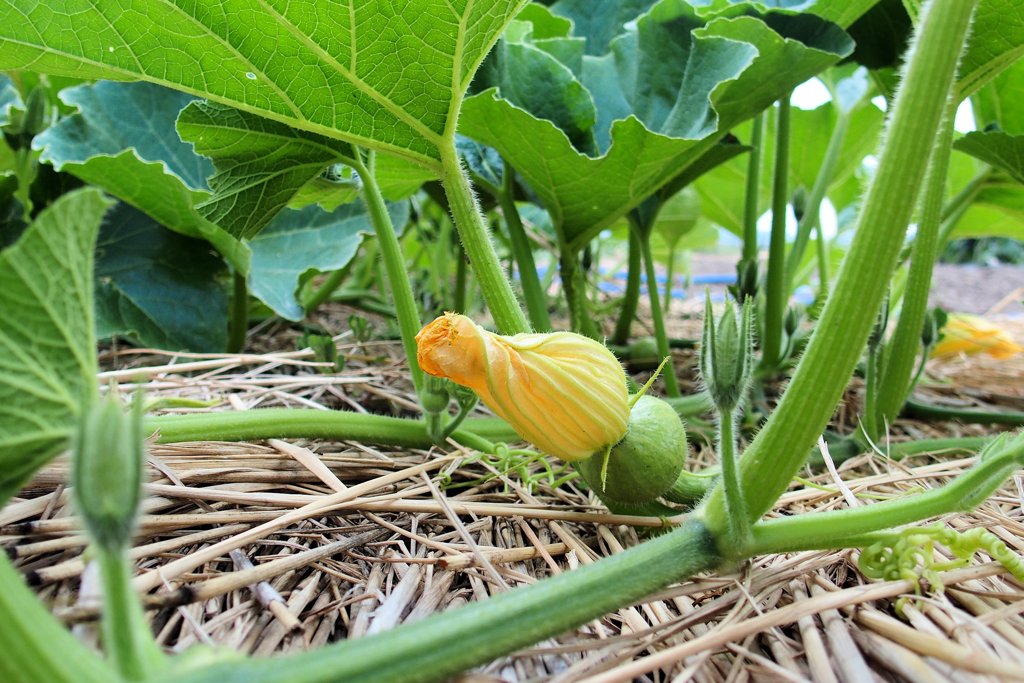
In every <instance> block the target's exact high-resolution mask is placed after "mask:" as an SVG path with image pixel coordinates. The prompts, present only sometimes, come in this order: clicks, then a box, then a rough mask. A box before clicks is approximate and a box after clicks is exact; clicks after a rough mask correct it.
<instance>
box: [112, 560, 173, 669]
mask: <svg viewBox="0 0 1024 683" xmlns="http://www.w3.org/2000/svg"><path fill="white" fill-rule="evenodd" d="M96 551H97V558H98V561H99V566H100V577H101V581H102V582H103V647H104V649H105V650H106V652H107V656H108V657H109V658H110V659H111V660H112V661H113V663H114V666H115V667H116V668H117V670H118V672H119V673H120V674H121V675H122V676H123V677H124V678H125V679H126V680H129V681H143V680H146V679H147V678H150V677H151V676H152V675H153V674H154V673H155V672H156V671H158V670H159V669H161V668H163V664H164V661H163V653H162V652H161V651H160V648H159V647H158V646H157V644H156V641H155V640H154V639H153V635H152V633H151V632H150V630H149V624H148V623H147V622H146V615H145V613H144V612H143V611H142V605H141V604H140V603H139V599H138V597H137V596H136V595H135V591H134V590H133V589H132V577H131V569H130V567H129V564H128V555H127V553H126V552H124V551H123V550H121V551H115V550H107V549H104V548H98V547H97V548H96Z"/></svg>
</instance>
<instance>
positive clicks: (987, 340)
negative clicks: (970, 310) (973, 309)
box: [931, 313, 1024, 360]
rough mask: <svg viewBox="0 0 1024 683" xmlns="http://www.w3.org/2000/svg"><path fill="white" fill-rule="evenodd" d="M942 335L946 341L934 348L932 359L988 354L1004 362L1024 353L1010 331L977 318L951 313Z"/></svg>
mask: <svg viewBox="0 0 1024 683" xmlns="http://www.w3.org/2000/svg"><path fill="white" fill-rule="evenodd" d="M942 333H943V337H942V339H941V340H939V343H938V344H936V345H935V348H934V349H932V353H931V356H932V358H948V357H950V356H956V355H958V354H961V353H966V354H976V353H987V354H988V355H990V356H992V357H993V358H997V359H1000V360H1002V359H1004V358H1010V357H1011V356H1014V355H1016V354H1018V353H1020V352H1021V351H1022V350H1024V348H1022V347H1020V346H1019V345H1018V344H1016V343H1015V342H1014V341H1013V339H1012V338H1011V337H1010V334H1009V333H1008V332H1007V331H1006V330H1004V329H1003V328H1001V327H999V326H998V325H994V324H992V323H991V322H989V321H988V320H986V319H985V318H982V317H980V316H977V315H969V314H967V313H950V314H949V318H948V319H947V320H946V324H945V326H943V328H942Z"/></svg>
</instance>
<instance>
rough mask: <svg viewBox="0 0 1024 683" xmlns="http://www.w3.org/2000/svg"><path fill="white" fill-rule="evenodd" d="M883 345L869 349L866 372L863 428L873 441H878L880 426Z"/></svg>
mask: <svg viewBox="0 0 1024 683" xmlns="http://www.w3.org/2000/svg"><path fill="white" fill-rule="evenodd" d="M880 347H881V344H879V345H878V347H876V348H868V358H867V367H866V368H865V371H864V414H863V415H861V416H860V424H861V428H862V429H863V430H864V433H865V434H866V435H867V437H868V439H870V440H871V441H877V440H878V435H879V433H880V432H879V429H880V424H879V422H878V417H879V415H878V381H879V377H878V374H879V367H878V366H879V356H880V354H881V348H880Z"/></svg>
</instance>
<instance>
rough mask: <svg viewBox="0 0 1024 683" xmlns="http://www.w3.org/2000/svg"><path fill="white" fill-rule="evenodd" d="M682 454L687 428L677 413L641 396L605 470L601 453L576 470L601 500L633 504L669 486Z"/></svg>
mask: <svg viewBox="0 0 1024 683" xmlns="http://www.w3.org/2000/svg"><path fill="white" fill-rule="evenodd" d="M686 454H687V445H686V428H685V427H683V421H682V420H680V419H679V414H678V413H676V411H675V409H674V408H673V407H672V406H671V405H669V404H668V403H667V402H665V401H663V400H661V399H660V398H655V397H654V396H641V397H640V399H639V400H637V402H636V403H635V404H634V405H633V410H632V411H631V412H630V414H629V426H628V429H627V430H626V435H625V436H624V437H622V440H621V441H619V442H618V443H617V444H615V445H614V446H612V449H611V452H610V453H609V455H608V464H607V469H605V458H604V450H603V449H602V450H600V451H598V452H597V453H595V454H594V455H593V456H592V457H590V458H587V459H586V460H581V461H579V462H578V463H576V468H577V469H578V470H579V472H580V474H581V475H583V478H584V479H586V480H587V483H589V484H590V486H591V488H593V489H594V491H596V492H597V494H598V495H599V496H600V497H601V498H602V499H603V500H607V501H611V502H614V503H624V504H626V505H637V504H640V503H648V502H651V501H653V500H654V499H656V498H657V497H658V496H660V495H662V494H664V493H665V492H667V491H668V490H669V489H670V488H672V485H673V484H675V483H676V479H678V478H679V473H680V472H682V470H683V464H684V463H685V462H686Z"/></svg>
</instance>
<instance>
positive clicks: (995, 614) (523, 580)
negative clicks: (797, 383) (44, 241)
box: [0, 330, 1024, 682]
mask: <svg viewBox="0 0 1024 683" xmlns="http://www.w3.org/2000/svg"><path fill="white" fill-rule="evenodd" d="M267 332H268V333H272V332H276V331H274V330H268V331H267ZM259 343H260V342H259V339H256V340H254V344H256V345H257V346H258V344H259ZM277 348H280V342H278V343H277ZM339 348H340V350H341V352H342V353H343V354H345V355H347V356H348V364H347V367H346V369H345V370H344V371H343V372H341V373H338V374H322V373H319V372H318V371H317V367H315V365H316V364H315V363H314V362H313V361H312V360H311V356H310V355H309V353H308V352H290V353H288V352H281V351H275V352H271V353H265V354H254V355H243V356H224V357H213V358H210V357H202V358H198V357H189V356H186V355H181V354H179V355H174V356H169V355H163V354H158V353H140V352H134V351H118V350H116V349H113V350H111V351H109V352H108V353H107V354H106V355H105V357H104V362H105V365H106V367H111V368H126V367H131V368H133V369H132V370H130V371H129V370H110V371H107V372H105V373H103V376H104V378H105V379H106V380H107V381H114V382H117V383H118V385H117V386H118V387H119V388H120V389H121V390H122V391H124V392H125V393H127V392H129V391H130V390H131V388H132V387H133V384H132V383H133V382H134V381H136V380H135V378H137V377H138V375H139V373H140V372H142V373H144V375H145V377H146V379H145V381H144V384H145V386H146V390H147V394H148V396H150V397H152V398H168V397H175V398H180V397H187V398H193V399H202V400H217V401H220V404H219V405H218V406H216V407H214V408H209V409H211V410H242V409H256V408H262V407H269V406H290V407H305V408H312V409H347V410H367V409H368V408H370V409H373V410H382V409H391V410H392V411H393V412H396V413H401V412H403V411H410V410H412V409H413V408H414V404H413V403H412V395H411V393H410V390H409V387H408V385H407V383H406V380H405V378H404V373H403V370H402V366H401V362H400V360H399V349H398V347H397V345H396V344H392V343H381V342H377V343H368V344H366V345H358V344H354V343H353V342H352V341H351V337H350V336H345V335H342V336H341V337H340V338H339ZM139 368H145V369H143V370H140V369H139ZM932 376H933V377H938V378H940V379H941V378H947V379H950V380H952V381H955V382H956V386H957V387H962V388H963V391H964V392H967V393H966V394H965V396H969V397H970V398H971V399H972V400H982V399H983V398H984V399H985V400H992V399H993V397H992V396H988V397H987V398H986V397H983V396H981V395H982V394H984V393H985V392H990V393H992V394H995V395H996V398H1001V399H1002V398H1005V395H1008V394H1009V393H1011V392H1012V393H1013V397H1015V398H1019V396H1020V394H1019V387H1020V378H1021V377H1024V362H1022V361H1019V360H1018V361H1013V362H1011V363H1006V362H1003V363H990V362H988V361H984V360H980V361H979V360H978V359H971V360H969V361H955V362H952V363H946V364H942V365H933V367H932ZM970 382H974V384H971V383H970ZM855 400H856V397H855V396H854V395H851V401H855ZM188 410H204V409H202V408H188V409H184V408H178V409H176V412H185V411H188ZM840 419H842V415H840ZM983 431H984V430H983V429H980V428H977V427H975V428H971V429H961V428H960V427H958V426H954V425H948V424H947V425H938V426H936V425H931V424H927V423H923V422H907V423H905V424H904V423H901V424H899V425H897V426H896V427H895V428H894V430H893V434H894V438H905V436H906V435H915V436H938V435H951V434H957V433H968V432H969V433H980V432H983ZM883 447H884V445H883ZM693 459H694V467H697V466H700V465H701V464H702V463H706V462H707V460H708V459H709V454H708V452H707V449H702V450H700V451H699V452H697V453H694V454H693ZM970 464H971V458H965V457H963V455H962V454H959V455H957V454H943V453H935V454H931V455H927V456H918V457H915V458H913V459H910V460H906V461H902V462H895V461H888V460H886V459H885V458H883V457H881V456H879V455H877V454H869V455H864V456H861V457H859V458H856V459H854V460H851V461H848V462H846V463H844V464H843V465H842V466H841V467H839V468H838V470H837V471H834V472H832V473H828V472H825V473H819V474H809V475H808V476H809V478H808V479H806V480H804V481H802V482H801V483H799V484H796V485H794V487H793V488H792V489H791V490H790V491H789V492H788V493H787V494H786V495H785V496H784V498H783V499H782V500H781V501H780V503H779V505H778V513H777V514H793V513H802V512H808V511H812V510H829V509H837V508H842V507H848V506H856V505H870V504H871V503H873V502H876V501H878V500H882V499H886V498H890V497H893V496H902V495H909V494H912V493H913V492H916V491H920V490H921V489H928V488H932V487H936V486H939V485H941V484H942V483H943V482H946V481H948V480H949V478H950V477H953V476H955V475H956V474H958V473H960V472H962V471H963V470H964V469H965V468H966V467H968V466H969V465H970ZM501 468H502V464H501V463H499V462H498V461H497V460H495V459H491V458H480V457H478V456H477V455H476V454H474V453H471V452H469V451H466V450H463V449H461V448H458V447H456V446H454V445H453V446H451V447H448V448H435V449H432V450H430V451H416V450H395V449H385V448H379V447H372V446H368V445H365V444H360V443H350V442H325V441H297V440H293V441H289V442H284V441H269V442H261V443H212V442H202V443H184V444H173V445H153V446H152V447H151V448H150V451H149V460H148V475H149V483H148V484H147V491H146V493H147V496H148V499H147V501H146V503H145V511H144V515H143V517H142V519H141V525H140V529H139V533H138V539H137V542H136V547H135V549H134V551H133V557H134V560H135V562H136V563H137V567H138V572H139V574H138V578H137V582H138V584H139V587H140V588H144V589H146V590H148V591H151V592H150V593H149V595H148V598H147V601H148V605H149V607H150V612H149V616H150V619H151V623H152V624H153V628H154V630H155V632H156V633H157V635H158V639H159V642H160V643H161V644H162V645H163V646H164V647H166V648H167V649H168V650H171V651H181V650H184V649H186V648H188V647H190V646H192V645H196V644H199V643H206V644H215V645H219V646H223V647H228V648H232V649H236V650H239V651H242V652H246V653H252V654H256V655H270V654H277V653H289V652H297V651H303V650H308V649H311V648H318V647H322V646H323V645H325V644H327V643H329V642H331V641H336V640H339V639H343V638H362V637H365V636H367V635H370V634H373V633H376V632H380V631H383V630H386V629H389V628H392V627H394V626H396V625H397V624H400V623H405V622H411V621H414V620H417V619H422V618H424V617H426V616H428V615H430V614H433V613H435V612H439V611H442V610H446V609H453V608H456V607H458V606H459V605H460V604H464V603H466V602H469V601H476V600H486V599H487V597H488V596H489V595H491V594H494V593H499V592H503V591H507V590H509V589H512V588H515V587H516V586H519V585H524V584H530V583H533V582H535V581H538V580H540V579H543V578H544V577H546V576H550V575H552V574H557V573H561V572H565V571H572V570H573V569H574V568H576V567H577V566H579V565H581V564H588V563H591V562H594V561H596V560H598V559H599V558H601V557H606V556H609V555H613V554H615V553H618V552H621V551H622V550H623V549H624V548H628V547H630V546H633V545H636V544H637V543H640V542H641V537H642V536H643V535H644V533H646V532H648V531H650V529H649V526H646V527H645V526H642V525H657V524H659V523H660V522H659V520H656V519H642V518H629V517H623V516H617V515H612V514H609V513H608V512H607V511H606V510H605V509H604V508H603V507H602V505H601V504H600V502H599V501H598V500H597V499H596V498H595V497H594V496H592V495H591V494H590V493H589V492H588V491H586V490H585V489H584V488H583V487H581V486H580V485H579V482H577V481H570V482H569V483H567V484H564V485H562V486H560V487H559V488H557V489H556V488H552V486H551V485H550V480H549V478H548V477H547V476H546V472H545V470H544V469H543V467H542V466H541V465H540V464H539V463H532V464H529V465H527V466H524V467H523V468H519V469H512V470H511V471H503V470H502V469H501ZM67 475H68V464H67V462H66V461H65V460H58V461H56V462H55V463H53V464H52V465H50V466H48V467H47V468H45V469H44V470H43V471H42V472H40V473H39V474H38V476H36V477H35V479H34V480H33V481H32V483H31V484H30V485H29V486H28V487H27V488H26V489H25V490H24V491H23V492H22V494H21V497H20V498H18V499H15V501H13V502H11V503H10V504H8V505H7V507H6V508H5V509H3V510H0V543H2V544H3V545H4V546H5V547H6V548H7V550H8V551H9V552H10V553H11V555H12V556H13V557H14V558H15V562H16V564H17V566H18V567H19V569H20V570H21V571H22V572H23V573H24V574H25V576H26V577H27V578H28V580H29V581H30V582H31V583H32V584H33V585H34V586H35V590H36V591H37V592H38V594H39V596H40V597H41V598H42V599H43V600H45V601H46V603H47V604H49V605H50V606H51V608H52V611H53V612H54V613H55V614H57V615H58V616H59V617H60V618H61V619H63V620H64V621H66V622H67V623H68V624H69V625H70V627H71V628H73V629H74V630H75V632H76V633H77V634H78V636H79V637H80V638H81V639H83V640H85V641H87V642H92V643H95V642H96V639H97V628H96V623H95V617H96V613H97V602H96V581H95V576H94V571H93V568H92V567H91V566H90V565H89V564H88V563H87V557H86V559H83V551H84V550H85V545H86V539H85V537H84V536H83V535H82V533H81V531H80V529H79V525H78V523H77V522H76V520H75V517H74V512H73V510H72V509H71V507H70V504H69V492H68V490H67V488H66V482H67V479H68V477H67ZM1019 485H1020V481H1019V479H1018V480H1015V481H1010V482H1009V483H1008V484H1007V485H1006V486H1005V487H1004V489H1003V490H1002V491H1001V493H1000V494H999V495H997V496H995V497H994V498H992V499H991V500H989V501H988V502H987V503H985V504H984V505H983V506H981V507H980V508H979V509H978V510H977V511H975V512H974V513H972V514H969V515H951V516H949V517H947V518H946V519H944V520H942V521H943V522H944V523H946V524H948V525H950V526H951V527H953V528H955V529H961V530H966V529H970V528H974V527H977V526H983V527H985V528H987V529H989V530H990V531H992V532H993V533H995V534H996V535H997V536H998V537H999V538H1001V539H1002V540H1003V541H1005V542H1006V543H1007V545H1009V546H1010V547H1011V548H1013V549H1015V550H1016V551H1018V552H1024V540H1022V531H1024V527H1022V524H1021V505H1022V495H1021V492H1020V489H1019V488H1018V487H1019ZM857 557H858V552H857V551H855V550H850V551H839V552H806V553H797V554H792V555H780V556H772V557H760V558H756V559H755V560H754V561H752V562H751V563H749V564H748V565H745V566H742V567H737V568H735V569H734V571H732V572H729V573H722V574H717V575H709V576H701V577H697V578H696V579H694V580H692V581H689V582H686V583H683V584H681V585H676V586H672V587H670V588H668V589H666V590H664V591H662V592H660V593H659V594H657V595H654V596H651V599H650V600H649V601H648V602H645V603H642V604H637V605H633V606H630V607H627V608H624V609H622V610H619V611H618V612H615V613H613V614H609V615H606V616H605V617H603V618H601V619H598V620H596V621H593V622H591V623H589V624H587V625H585V626H584V627H582V628H580V629H578V630H576V631H573V632H570V633H565V634H563V635H561V636H560V637H558V638H556V639H553V640H549V641H546V642H543V643H538V644H537V645H535V646H533V647H531V648H529V649H527V650H524V651H521V652H518V653H515V654H514V655H512V656H510V657H508V658H505V659H502V660H500V661H496V662H494V663H492V664H490V665H489V666H487V667H485V668H483V669H482V670H481V671H479V672H477V673H475V674H473V675H472V676H469V677H467V678H466V680H474V681H497V680H503V681H530V680H554V681H564V682H568V681H582V680H588V681H631V680H641V681H643V680H649V681H666V680H691V679H692V680H696V681H737V682H742V681H747V680H786V681H800V680H814V681H875V680H897V681H899V680H907V681H949V680H959V681H973V680H990V681H996V680H1011V679H1016V678H1022V677H1024V619H1022V618H1021V616H1020V613H1021V612H1024V586H1022V585H1020V584H1018V583H1017V582H1016V581H1015V580H1013V579H1012V577H1009V576H1008V575H1006V574H1005V573H1004V572H1003V570H1002V569H1001V567H1000V566H999V565H997V564H995V563H993V562H992V561H991V560H990V558H988V557H987V556H984V555H982V554H979V555H978V556H977V557H976V558H975V561H974V562H973V563H972V564H971V565H970V566H968V567H966V568H962V569H958V570H954V571H950V572H948V573H947V574H945V575H944V577H943V581H944V584H945V591H944V592H942V593H939V592H934V591H929V586H928V585H924V586H923V588H924V593H923V594H922V595H921V596H919V597H918V598H917V599H915V600H913V601H904V603H902V604H901V609H899V610H897V609H896V604H897V601H899V600H900V598H903V597H906V596H913V595H914V593H915V585H914V582H913V581H909V580H902V581H886V582H876V581H871V580H868V579H866V578H865V577H864V576H863V575H862V574H861V573H860V572H859V571H858V568H857Z"/></svg>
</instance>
